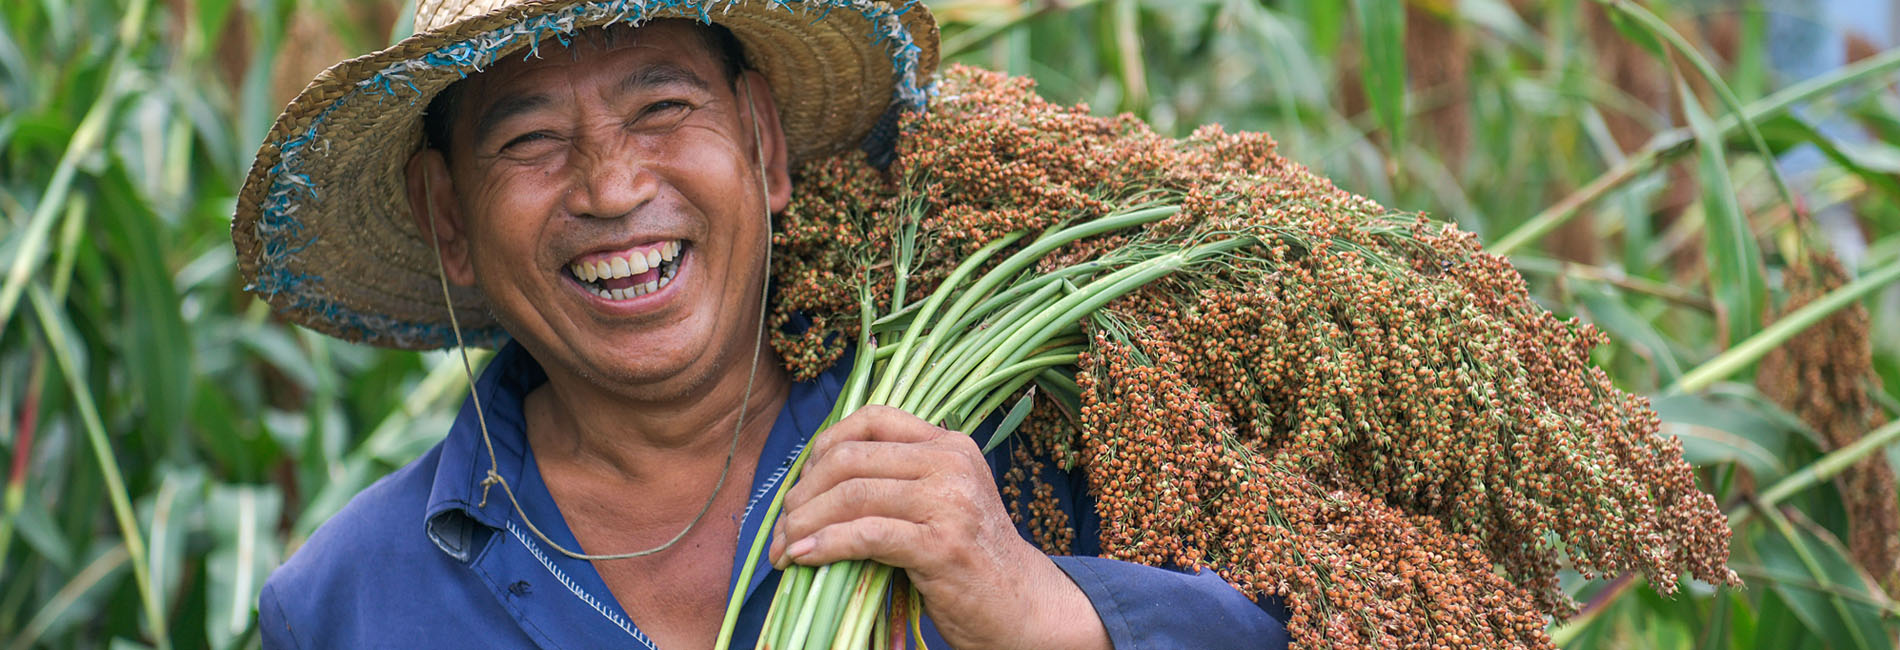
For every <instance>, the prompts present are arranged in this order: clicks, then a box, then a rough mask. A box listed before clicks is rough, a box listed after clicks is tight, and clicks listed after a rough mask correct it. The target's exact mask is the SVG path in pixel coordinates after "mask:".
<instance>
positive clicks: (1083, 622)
mask: <svg viewBox="0 0 1900 650" xmlns="http://www.w3.org/2000/svg"><path fill="white" fill-rule="evenodd" d="M1037 556H1038V557H1039V558H1040V562H1038V563H1037V565H1038V566H1040V567H1041V568H1042V570H1041V571H1038V572H1037V573H1038V574H1039V576H1038V577H1037V580H1036V581H1035V583H1034V584H1037V586H1038V587H1039V588H1037V589H1032V590H1030V591H1031V593H1033V594H1034V595H1032V596H1031V602H1029V603H1027V605H1028V607H1027V608H1026V609H1024V610H1023V611H1025V612H1028V613H1029V614H1030V615H1029V616H1027V617H1026V619H1027V620H1026V621H1025V623H1027V624H1028V625H1029V627H1027V628H1025V630H1026V631H1030V632H1031V633H1029V634H1024V635H1023V637H1022V638H1023V640H1024V643H1021V644H1019V647H1023V648H1061V649H1064V650H1109V649H1110V648H1112V647H1113V644H1112V643H1110V641H1109V638H1108V628H1107V627H1106V626H1104V625H1103V624H1102V617H1101V615H1100V614H1099V613H1097V612H1096V611H1095V603H1094V602H1092V601H1090V600H1089V597H1088V594H1087V593H1084V592H1083V591H1082V587H1081V586H1080V585H1077V584H1076V583H1075V580H1074V579H1072V578H1070V577H1069V574H1068V572H1066V571H1063V570H1062V568H1061V567H1059V566H1056V563H1055V561H1054V560H1052V559H1050V558H1049V556H1047V555H1042V554H1041V552H1040V551H1038V552H1037Z"/></svg>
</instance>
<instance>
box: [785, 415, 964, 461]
mask: <svg viewBox="0 0 1900 650" xmlns="http://www.w3.org/2000/svg"><path fill="white" fill-rule="evenodd" d="M946 435H961V434H958V433H956V432H954V431H950V430H949V429H945V428H943V427H939V426H936V425H933V424H931V423H929V422H925V421H924V419H923V418H920V417H917V416H915V415H911V414H909V413H906V412H904V411H903V410H902V409H896V408H892V407H889V406H880V405H876V404H873V405H869V406H865V407H863V408H860V409H858V410H856V411H852V412H851V414H850V415H847V416H845V417H844V419H842V420H839V421H838V422H837V423H835V424H832V425H831V427H830V428H828V429H825V430H824V432H823V433H821V434H819V436H818V438H817V440H816V441H814V442H813V443H812V450H811V454H812V456H813V457H814V458H815V457H817V456H822V455H824V453H825V452H826V451H828V450H829V449H830V448H831V447H832V446H833V445H836V444H838V443H843V442H850V441H854V440H866V441H877V442H926V441H929V440H935V439H937V438H941V437H943V436H946Z"/></svg>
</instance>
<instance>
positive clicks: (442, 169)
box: [404, 147, 475, 287]
mask: <svg viewBox="0 0 1900 650" xmlns="http://www.w3.org/2000/svg"><path fill="white" fill-rule="evenodd" d="M404 172H405V175H406V176H407V181H408V188H407V189H408V192H407V194H408V195H409V215H410V217H411V218H413V219H415V222H416V231H417V232H419V233H421V234H422V240H423V241H425V242H433V243H434V245H435V249H436V253H437V254H438V255H440V256H441V259H442V271H443V273H444V274H445V275H447V277H448V281H449V283H450V284H454V285H456V286H462V287H467V286H474V284H475V267H474V265H473V264H470V263H469V256H468V236H467V233H468V229H467V228H466V227H465V226H464V223H463V220H462V213H461V203H460V202H458V201H456V200H455V181H454V180H453V179H451V178H450V177H449V161H448V159H447V158H444V157H443V156H442V152H441V151H437V150H435V149H431V148H428V147H424V148H423V149H422V150H421V151H417V152H416V153H415V155H413V156H410V157H409V164H408V166H407V167H405V168H404Z"/></svg>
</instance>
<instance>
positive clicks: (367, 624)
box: [258, 445, 485, 648]
mask: <svg viewBox="0 0 1900 650" xmlns="http://www.w3.org/2000/svg"><path fill="white" fill-rule="evenodd" d="M440 458H441V445H437V446H436V447H435V448H434V449H431V450H430V451H429V452H428V453H427V454H424V455H423V456H422V457H421V458H419V459H417V460H416V461H415V462H412V463H410V464H409V465H407V466H404V467H403V468H402V469H399V470H397V471H396V472H394V473H391V474H390V475H388V476H385V477H383V478H382V479H381V480H378V481H376V483H374V484H373V485H371V486H370V487H369V488H367V489H364V490H363V491H362V492H360V493H358V494H357V495H356V496H355V497H354V498H352V499H351V500H350V502H349V504H348V505H346V506H344V507H343V509H342V510H340V511H338V512H337V514H336V515H335V516H333V517H331V518H330V520H329V521H326V522H324V524H323V525H322V526H319V527H318V528H317V530H316V532H315V533H312V534H311V536H310V539H309V540H308V541H306V542H305V543H304V544H303V545H302V546H301V547H299V548H298V549H297V550H296V552H295V553H294V554H292V555H291V557H290V559H289V560H287V561H285V562H284V564H283V565H282V566H280V567H278V568H277V570H276V571H273V572H272V573H271V575H270V578H269V579H268V580H266V581H265V585H264V590H263V593H262V594H261V596H260V597H259V600H258V617H259V624H260V627H262V628H263V629H262V631H263V633H264V638H265V641H266V643H265V646H266V647H271V648H292V647H304V648H310V647H341V646H339V645H338V644H339V643H342V644H344V645H349V644H351V642H352V640H356V641H362V640H364V639H366V638H376V637H375V636H373V635H377V634H378V630H379V629H380V630H382V631H384V632H387V631H390V630H391V629H392V625H393V628H395V629H403V628H411V626H412V625H413V624H414V622H415V621H417V620H426V619H427V618H428V615H427V613H426V612H423V611H416V610H417V604H418V603H421V602H427V601H426V599H427V598H428V597H429V595H430V594H432V593H441V592H443V591H454V590H456V585H457V584H460V585H461V587H462V590H483V589H481V586H480V583H479V581H477V580H475V579H474V577H473V576H472V575H470V573H471V572H469V571H468V570H467V567H466V566H465V565H463V564H462V563H461V562H460V561H458V560H456V559H455V558H453V557H451V556H449V555H448V554H447V553H445V552H443V551H442V550H441V549H440V548H439V547H437V546H436V545H435V543H434V542H432V541H431V540H430V539H429V535H428V532H427V528H426V525H425V521H424V517H425V512H426V509H427V506H428V501H429V495H430V490H431V488H432V486H433V485H434V479H435V474H436V468H437V466H438V464H439V462H440ZM484 591H485V590H484ZM471 595H473V594H471ZM365 635H372V636H365ZM382 638H383V639H384V640H388V639H387V637H382ZM372 645H374V643H373V644H372Z"/></svg>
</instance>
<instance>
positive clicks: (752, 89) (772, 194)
mask: <svg viewBox="0 0 1900 650" xmlns="http://www.w3.org/2000/svg"><path fill="white" fill-rule="evenodd" d="M743 82H744V83H745V84H746V87H747V89H748V91H749V92H748V93H747V94H748V95H749V96H750V97H751V98H752V113H753V115H757V116H758V117H757V119H758V130H759V134H758V138H759V139H758V142H759V143H760V145H761V146H763V147H764V149H765V187H766V197H767V199H768V201H770V205H771V208H772V213H773V214H778V213H779V212H782V211H784V210H785V206H787V205H790V204H791V202H792V176H791V172H790V167H791V161H790V160H789V157H790V156H789V154H787V153H786V147H785V131H784V130H783V129H781V128H780V127H779V121H778V103H777V102H775V101H774V100H773V98H772V85H771V84H769V83H766V81H765V75H762V74H759V73H758V72H757V71H755V70H747V71H746V72H745V78H744V80H743ZM742 99H743V98H742ZM739 119H742V120H745V121H746V126H747V127H748V128H750V127H751V125H752V120H753V116H752V115H741V116H739Z"/></svg>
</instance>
